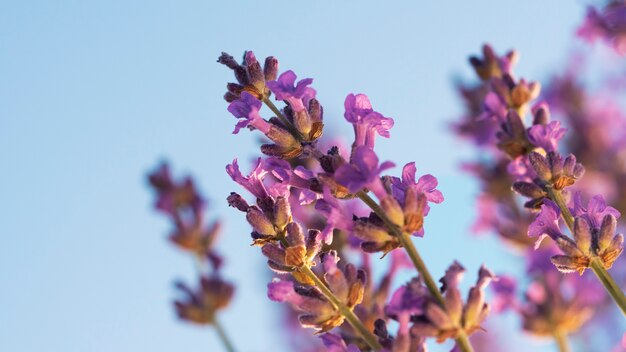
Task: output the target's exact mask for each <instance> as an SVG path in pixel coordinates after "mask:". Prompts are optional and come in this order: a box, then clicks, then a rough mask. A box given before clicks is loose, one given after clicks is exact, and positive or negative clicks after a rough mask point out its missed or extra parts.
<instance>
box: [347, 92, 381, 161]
mask: <svg viewBox="0 0 626 352" xmlns="http://www.w3.org/2000/svg"><path fill="white" fill-rule="evenodd" d="M344 105H345V108H346V112H345V113H344V117H345V118H346V120H347V121H348V122H350V123H351V124H352V126H353V127H354V144H353V148H358V147H360V146H366V147H368V148H370V149H374V142H375V138H376V134H378V135H380V136H382V137H385V138H389V130H390V129H391V128H392V127H393V119H391V118H388V117H384V116H383V115H382V114H380V113H378V112H376V111H374V109H373V108H372V104H371V103H370V100H369V98H368V97H367V96H366V95H365V94H357V95H354V94H349V95H348V96H347V97H346V101H345V103H344Z"/></svg>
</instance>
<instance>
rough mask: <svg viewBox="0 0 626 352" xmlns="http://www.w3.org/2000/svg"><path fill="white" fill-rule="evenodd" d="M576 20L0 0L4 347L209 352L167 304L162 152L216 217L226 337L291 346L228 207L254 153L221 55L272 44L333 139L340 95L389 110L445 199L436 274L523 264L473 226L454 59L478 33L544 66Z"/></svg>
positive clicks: (211, 339) (508, 322) (349, 8)
mask: <svg viewBox="0 0 626 352" xmlns="http://www.w3.org/2000/svg"><path fill="white" fill-rule="evenodd" d="M583 13H584V4H583V3H582V2H580V1H565V0H562V1H542V0H532V1H497V2H496V1H431V2H422V4H418V2H409V1H404V2H384V3H383V2H378V1H308V2H301V3H300V2H296V1H274V2H270V1H258V2H257V1H254V2H252V1H249V2H244V1H27V0H25V1H3V2H0V165H1V173H0V200H1V203H0V351H7V352H12V351H51V352H57V351H58V352H83V351H98V352H104V351H152V352H158V351H174V350H176V351H219V350H221V348H220V345H219V344H218V343H217V340H216V337H215V335H214V333H213V331H211V330H206V329H201V328H195V327H192V326H189V325H187V324H182V323H180V322H179V321H177V319H176V318H175V316H174V313H173V310H172V307H171V306H170V300H171V299H172V298H173V297H174V290H173V288H172V286H171V283H172V282H173V280H174V279H175V278H187V279H190V280H191V279H192V278H193V277H194V272H193V266H192V263H190V262H189V261H188V258H187V257H186V256H184V255H182V254H181V253H178V252H177V251H176V250H174V249H173V248H172V247H170V245H169V244H168V243H167V242H166V241H165V236H166V234H167V232H168V230H169V225H168V224H167V222H166V221H165V220H164V219H162V218H161V217H160V216H158V215H157V214H155V213H154V212H153V211H152V210H151V207H150V204H151V201H152V195H151V193H150V192H149V190H148V188H147V185H146V182H145V175H146V173H147V172H148V171H149V170H151V169H152V168H153V167H154V166H155V165H156V164H157V162H158V161H160V160H163V159H167V160H171V162H172V164H173V167H174V171H175V173H176V174H181V173H183V172H190V173H192V174H193V175H194V176H196V177H197V180H198V183H199V185H200V188H201V189H202V190H203V192H204V193H205V194H206V195H207V196H208V197H209V198H210V199H211V203H210V214H211V216H212V217H215V216H219V217H221V218H223V219H224V222H225V225H226V226H225V231H224V234H223V236H222V239H221V242H220V244H219V247H220V249H221V251H222V252H223V253H225V255H226V257H227V262H226V265H225V276H226V277H228V278H231V279H232V281H234V282H235V283H236V284H237V294H236V297H235V300H234V302H233V305H232V307H231V309H229V310H228V311H226V312H225V313H224V315H223V318H222V320H223V321H224V325H225V326H226V328H227V329H228V330H229V331H230V334H231V335H233V337H234V338H235V341H236V345H237V346H238V347H239V349H240V351H248V352H264V351H286V350H287V349H288V345H287V343H286V342H285V339H284V337H281V336H282V335H281V329H282V328H281V326H280V324H279V320H280V319H279V314H278V313H277V312H278V311H279V310H278V309H276V308H277V305H276V304H275V303H272V302H269V301H268V300H267V299H266V293H265V284H266V282H267V281H268V280H269V279H270V275H269V274H268V273H267V270H265V269H264V260H263V258H262V257H261V255H260V253H258V250H257V249H256V248H251V247H250V246H249V245H248V243H249V235H248V234H249V229H248V226H247V225H246V224H245V223H243V218H242V217H241V214H240V213H238V212H237V211H234V210H232V209H228V208H227V206H226V204H225V201H224V199H225V197H226V195H227V194H228V192H229V191H230V190H239V188H238V187H237V186H236V185H233V184H232V183H231V181H230V179H229V178H228V176H227V175H226V174H225V172H224V165H226V164H227V163H228V162H230V161H231V160H232V159H233V158H234V157H239V158H240V159H241V160H244V161H245V160H250V159H251V158H252V157H253V156H255V155H256V154H257V149H256V138H255V137H254V136H251V135H250V134H249V133H241V134H240V135H236V136H235V135H231V131H232V129H233V126H234V122H235V119H234V118H232V116H230V114H228V112H227V111H226V103H225V102H224V101H223V100H222V95H223V93H224V91H225V83H226V82H228V81H232V76H231V72H230V71H229V70H227V69H226V68H225V67H222V66H221V65H218V64H217V63H216V62H215V60H216V58H217V56H218V55H219V54H220V52H221V51H227V52H230V53H231V54H233V55H235V56H236V57H239V56H240V55H241V54H242V53H243V51H244V50H246V49H252V50H254V51H255V52H256V53H257V56H258V57H265V56H268V55H274V56H276V57H278V58H279V60H280V66H281V69H282V70H286V69H293V70H294V71H295V72H296V73H297V74H298V75H299V76H300V77H313V78H314V79H315V81H314V87H315V88H316V89H317V90H318V93H319V94H318V97H319V99H320V101H321V102H322V104H323V105H324V107H325V112H326V114H325V118H326V123H327V126H328V128H332V129H334V130H335V131H337V134H340V133H343V134H345V135H346V136H348V138H351V128H350V127H349V126H348V125H347V124H346V123H345V122H344V120H343V110H342V109H343V100H344V98H345V96H346V95H347V94H348V93H351V92H355V93H359V92H363V93H367V94H368V95H369V96H370V98H371V100H372V103H373V104H374V107H375V108H376V109H377V110H378V111H380V112H382V113H384V114H385V116H390V117H393V118H394V119H395V122H396V126H395V127H394V129H393V130H392V131H391V133H392V138H391V139H390V140H385V141H382V142H380V143H379V144H378V147H377V149H378V151H379V153H380V155H381V157H382V158H384V159H393V160H394V161H395V162H396V163H397V164H398V165H402V164H404V163H406V162H408V161H416V162H417V167H418V172H421V173H426V172H428V173H432V174H434V175H435V176H437V177H439V179H440V183H441V189H442V191H443V192H444V195H445V196H446V202H445V203H443V204H442V205H440V206H436V207H435V208H434V209H433V211H432V212H431V215H429V217H428V218H427V223H426V229H427V235H426V237H425V238H424V239H420V240H417V242H418V244H417V245H418V247H419V248H420V250H421V251H422V253H423V255H424V257H425V259H426V261H427V262H428V264H429V267H430V268H431V270H432V272H433V273H434V275H435V276H440V275H441V273H443V270H444V269H445V267H446V266H447V265H448V264H450V263H451V262H452V260H453V259H454V258H458V259H459V260H461V261H462V263H463V264H464V265H465V266H466V268H467V269H468V275H467V277H466V284H467V285H469V284H470V283H471V282H472V281H473V280H474V279H475V272H476V271H477V269H478V267H479V266H480V264H481V263H483V262H484V263H486V264H487V265H488V266H489V267H491V268H493V269H494V270H495V271H496V272H498V271H503V270H516V269H519V267H520V265H519V263H517V262H516V261H515V260H511V259H510V258H509V256H508V255H507V254H506V252H503V251H502V250H501V247H500V246H499V245H498V244H497V242H496V241H495V240H493V239H491V238H489V237H482V238H476V237H472V236H471V235H470V234H469V231H468V230H467V229H468V227H469V225H470V223H471V222H472V220H473V218H474V209H473V204H474V201H473V199H474V196H475V194H476V192H477V188H476V184H475V183H474V182H473V181H472V180H471V179H468V177H466V176H464V175H462V174H460V173H459V172H458V162H459V160H461V159H462V158H464V157H467V156H468V155H470V154H471V153H470V151H469V150H468V146H467V145H466V144H463V143H461V142H459V141H456V140H455V139H454V138H453V136H452V135H451V134H450V133H449V132H448V131H447V130H446V126H447V124H448V123H449V122H450V120H451V118H454V117H455V116H456V115H457V114H458V113H459V112H460V111H461V106H460V104H459V99H458V98H457V96H456V93H455V91H454V89H453V84H452V80H453V78H454V77H457V76H458V77H466V78H471V77H472V75H471V72H470V70H469V68H468V65H467V60H466V58H467V56H468V55H469V54H472V53H477V52H478V50H479V49H480V46H481V45H482V44H483V43H485V42H490V43H492V44H493V45H494V46H495V47H496V48H497V50H498V51H499V52H503V51H504V50H507V49H509V48H512V47H515V48H517V49H518V50H519V51H520V52H521V54H522V56H521V59H522V60H521V63H520V66H519V70H518V72H519V73H520V74H521V75H522V76H526V77H529V78H533V79H543V78H546V77H547V75H548V74H549V73H550V71H551V70H553V69H555V68H558V67H560V65H561V63H563V62H565V60H566V58H567V56H568V54H569V53H570V49H571V47H572V43H573V42H574V38H573V32H574V28H575V26H576V25H577V23H578V22H579V21H580V19H581V18H582V16H583ZM244 132H246V131H244ZM243 164H244V165H245V164H246V163H245V162H244V163H243ZM245 169H246V170H247V169H248V168H247V166H246V167H245ZM395 172H399V169H396V170H395ZM501 324H503V326H506V327H508V329H513V328H515V327H517V326H518V322H517V321H516V320H515V319H513V317H509V318H508V319H505V322H504V323H501ZM507 339H508V338H507ZM507 341H509V343H510V344H511V345H515V346H517V347H516V348H518V349H517V350H519V351H523V350H527V348H536V350H543V349H545V350H553V348H554V346H553V345H552V344H551V342H549V341H548V342H541V341H539V342H538V341H529V340H528V339H526V338H525V337H523V336H518V337H514V338H510V339H508V340H507ZM511 341H512V342H511ZM528 346H531V347H528ZM444 347H445V348H441V347H434V349H433V350H435V351H438V350H446V348H449V346H447V345H446V346H444ZM512 348H513V347H512ZM513 350H515V349H514V348H513V349H511V351H513Z"/></svg>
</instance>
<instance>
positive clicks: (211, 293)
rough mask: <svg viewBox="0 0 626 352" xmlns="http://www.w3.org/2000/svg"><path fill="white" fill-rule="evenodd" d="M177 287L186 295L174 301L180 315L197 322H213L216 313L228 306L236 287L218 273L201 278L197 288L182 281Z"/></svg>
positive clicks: (184, 318)
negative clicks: (194, 288) (192, 287)
mask: <svg viewBox="0 0 626 352" xmlns="http://www.w3.org/2000/svg"><path fill="white" fill-rule="evenodd" d="M176 287H177V288H178V289H179V290H180V291H181V292H182V293H183V295H184V299H181V300H176V301H175V302H174V307H175V308H176V313H177V314H178V317H179V318H180V319H183V320H186V321H189V322H192V323H196V324H212V323H213V322H214V319H215V313H216V312H217V311H219V310H221V309H224V308H225V307H227V306H228V304H229V303H230V300H231V298H232V296H233V294H234V292H235V287H234V286H233V285H231V284H230V283H228V282H226V281H224V280H222V279H221V278H220V277H219V276H218V275H214V276H212V277H202V278H200V287H199V288H198V289H196V290H193V289H191V288H189V287H188V286H187V285H185V284H183V283H180V282H179V283H177V284H176Z"/></svg>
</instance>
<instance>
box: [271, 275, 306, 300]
mask: <svg viewBox="0 0 626 352" xmlns="http://www.w3.org/2000/svg"><path fill="white" fill-rule="evenodd" d="M267 297H268V298H269V299H270V300H272V301H274V302H289V303H291V304H293V305H294V306H298V305H300V304H302V302H303V298H302V297H301V296H300V295H298V294H296V291H295V289H294V285H293V282H292V281H281V280H279V279H274V280H272V282H270V283H269V284H267Z"/></svg>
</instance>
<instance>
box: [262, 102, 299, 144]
mask: <svg viewBox="0 0 626 352" xmlns="http://www.w3.org/2000/svg"><path fill="white" fill-rule="evenodd" d="M263 102H264V103H265V105H267V107H268V108H270V110H272V112H273V113H274V114H276V117H277V118H278V119H279V120H280V122H282V123H283V125H285V127H286V128H287V129H288V130H289V132H291V134H292V135H293V136H294V137H295V138H296V139H298V140H300V141H302V140H303V139H304V138H303V137H302V134H301V133H300V132H299V131H298V130H297V129H296V128H295V127H294V126H293V124H292V123H291V122H290V121H289V120H288V119H287V118H286V117H285V115H283V113H282V112H280V110H278V108H277V107H276V105H274V103H272V101H271V100H270V99H269V98H267V97H266V98H263Z"/></svg>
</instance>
